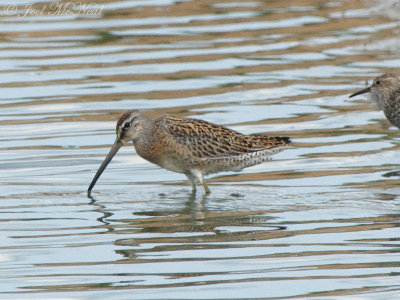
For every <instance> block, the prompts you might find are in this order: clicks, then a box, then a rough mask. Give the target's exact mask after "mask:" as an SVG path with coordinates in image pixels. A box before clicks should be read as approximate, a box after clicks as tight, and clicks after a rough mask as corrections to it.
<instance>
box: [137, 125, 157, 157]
mask: <svg viewBox="0 0 400 300" xmlns="http://www.w3.org/2000/svg"><path fill="white" fill-rule="evenodd" d="M153 128H154V121H153V120H151V119H147V118H146V119H145V120H143V123H142V133H141V135H140V136H139V137H138V139H137V140H135V141H133V144H134V146H135V149H136V152H137V154H139V156H141V157H143V158H145V159H147V160H148V156H149V155H151V151H152V148H153V146H154V143H155V140H154V139H155V138H154V133H153Z"/></svg>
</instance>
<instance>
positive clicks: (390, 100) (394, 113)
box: [349, 74, 400, 128]
mask: <svg viewBox="0 0 400 300" xmlns="http://www.w3.org/2000/svg"><path fill="white" fill-rule="evenodd" d="M365 93H370V94H371V96H372V100H373V101H375V102H376V104H377V105H378V107H379V109H381V110H383V112H384V114H385V116H386V118H388V120H389V121H390V123H392V124H393V125H394V126H396V127H398V128H400V80H399V79H398V78H397V76H395V75H393V74H383V75H381V76H378V77H376V78H375V79H374V81H373V83H372V85H371V86H369V87H367V88H365V89H362V90H360V91H358V92H355V93H354V94H351V95H350V96H349V97H350V98H351V97H354V96H357V95H361V94H365Z"/></svg>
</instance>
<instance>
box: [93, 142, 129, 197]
mask: <svg viewBox="0 0 400 300" xmlns="http://www.w3.org/2000/svg"><path fill="white" fill-rule="evenodd" d="M121 146H122V143H121V142H120V141H118V140H116V141H115V143H114V145H113V146H112V147H111V149H110V152H108V154H107V156H106V158H105V159H104V161H103V163H102V164H101V166H100V168H99V169H98V170H97V172H96V175H94V177H93V180H92V182H91V183H90V185H89V188H88V190H87V193H88V195H90V192H91V191H92V189H93V187H94V185H95V184H96V182H97V179H99V177H100V175H101V173H103V171H104V170H105V168H106V167H107V165H108V164H109V163H110V161H111V160H112V159H113V157H114V155H115V154H116V153H117V152H118V150H119V148H121Z"/></svg>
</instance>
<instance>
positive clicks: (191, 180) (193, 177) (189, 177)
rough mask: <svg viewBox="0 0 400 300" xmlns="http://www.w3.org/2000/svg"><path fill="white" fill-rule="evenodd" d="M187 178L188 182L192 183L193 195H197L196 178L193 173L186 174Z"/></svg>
mask: <svg viewBox="0 0 400 300" xmlns="http://www.w3.org/2000/svg"><path fill="white" fill-rule="evenodd" d="M185 175H186V177H187V178H188V180H189V181H190V183H191V185H192V193H193V194H195V193H196V190H197V188H196V176H194V175H193V174H192V173H186V174H185Z"/></svg>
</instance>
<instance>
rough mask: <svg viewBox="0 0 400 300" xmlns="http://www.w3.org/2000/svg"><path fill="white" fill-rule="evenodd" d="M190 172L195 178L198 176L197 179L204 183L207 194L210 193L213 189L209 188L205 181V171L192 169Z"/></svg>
mask: <svg viewBox="0 0 400 300" xmlns="http://www.w3.org/2000/svg"><path fill="white" fill-rule="evenodd" d="M190 173H191V174H192V176H193V177H194V178H197V180H198V181H199V182H200V183H201V184H202V185H203V187H204V191H205V192H206V194H210V193H211V191H210V189H209V188H208V186H207V184H206V182H205V181H204V178H203V173H201V172H200V171H199V170H191V171H190Z"/></svg>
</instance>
